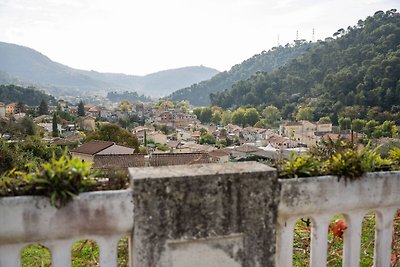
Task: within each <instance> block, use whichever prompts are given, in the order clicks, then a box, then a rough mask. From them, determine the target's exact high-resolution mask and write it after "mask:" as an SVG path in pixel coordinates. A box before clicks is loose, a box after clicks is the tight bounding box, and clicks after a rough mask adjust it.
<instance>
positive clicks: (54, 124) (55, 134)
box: [52, 112, 58, 137]
mask: <svg viewBox="0 0 400 267" xmlns="http://www.w3.org/2000/svg"><path fill="white" fill-rule="evenodd" d="M52 126H53V132H52V134H53V137H57V136H58V126H57V115H56V113H55V112H54V113H53V124H52Z"/></svg>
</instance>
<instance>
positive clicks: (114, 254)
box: [97, 235, 121, 267]
mask: <svg viewBox="0 0 400 267" xmlns="http://www.w3.org/2000/svg"><path fill="white" fill-rule="evenodd" d="M120 239H121V236H120V235H118V236H115V235H114V236H108V237H99V238H97V241H98V245H99V248H100V267H117V266H118V242H119V240H120Z"/></svg>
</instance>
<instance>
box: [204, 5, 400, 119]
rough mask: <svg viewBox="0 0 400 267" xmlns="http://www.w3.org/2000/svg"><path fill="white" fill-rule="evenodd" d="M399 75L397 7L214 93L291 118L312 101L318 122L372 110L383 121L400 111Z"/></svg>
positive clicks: (216, 100) (225, 103)
mask: <svg viewBox="0 0 400 267" xmlns="http://www.w3.org/2000/svg"><path fill="white" fill-rule="evenodd" d="M399 78H400V14H399V13H397V12H396V10H394V9H392V10H389V11H387V12H383V11H378V12H376V13H375V14H374V15H373V16H369V17H368V18H367V19H366V20H365V21H362V20H359V21H358V23H357V25H356V26H354V27H351V26H349V27H348V28H347V29H346V30H344V29H339V30H338V31H337V32H336V33H334V38H327V39H325V41H320V42H318V44H317V45H315V46H314V47H313V48H312V49H310V51H308V52H307V53H305V54H304V56H303V57H301V58H298V59H294V60H292V61H291V62H290V63H289V64H287V65H285V66H283V67H282V68H280V69H279V70H276V71H274V72H272V73H266V72H258V73H257V74H255V75H254V76H252V77H251V78H250V79H248V80H246V81H240V82H238V83H236V84H234V85H233V87H232V89H231V90H225V91H224V92H220V93H214V94H211V96H210V97H211V102H212V104H214V105H218V106H221V107H224V108H231V107H237V106H243V105H252V106H259V105H260V106H265V105H274V106H276V107H278V108H279V109H280V110H281V111H282V116H283V117H284V118H285V119H293V114H294V113H295V112H296V110H297V109H299V108H300V107H302V106H303V107H304V106H308V107H311V108H312V111H313V119H314V120H315V121H317V120H318V119H319V118H321V117H324V116H329V117H330V118H331V119H332V121H333V122H337V119H338V116H342V117H350V118H352V119H355V118H360V119H363V118H367V115H368V113H371V112H372V113H374V114H370V115H371V116H375V117H380V118H381V119H380V120H381V121H382V120H388V119H389V120H390V119H392V120H393V118H394V117H398V116H399V115H400V113H399V111H400V106H399V105H398V103H399V101H400V82H399ZM369 119H372V118H369ZM375 119H376V118H375Z"/></svg>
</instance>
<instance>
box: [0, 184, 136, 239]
mask: <svg viewBox="0 0 400 267" xmlns="http://www.w3.org/2000/svg"><path fill="white" fill-rule="evenodd" d="M132 210H133V201H132V191H131V190H119V191H100V192H90V193H82V194H80V195H79V197H76V198H75V199H74V201H72V202H69V203H68V204H67V205H66V206H65V207H62V208H61V209H56V208H54V207H52V206H51V205H50V203H49V200H48V198H45V197H38V196H35V197H32V196H22V197H3V198H0V228H1V229H0V245H3V244H13V243H35V242H42V241H51V240H60V239H73V238H76V240H79V239H81V238H82V236H88V235H91V236H96V235H114V234H127V233H129V232H131V229H132V227H133V214H132Z"/></svg>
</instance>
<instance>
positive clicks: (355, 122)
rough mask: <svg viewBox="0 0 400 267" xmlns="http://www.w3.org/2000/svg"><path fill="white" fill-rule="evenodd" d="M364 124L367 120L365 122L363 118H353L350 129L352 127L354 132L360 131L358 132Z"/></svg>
mask: <svg viewBox="0 0 400 267" xmlns="http://www.w3.org/2000/svg"><path fill="white" fill-rule="evenodd" d="M365 124H367V122H366V121H365V120H362V119H354V120H353V121H352V122H351V129H352V130H353V131H355V132H356V133H360V132H361V131H362V130H363V129H364V127H365Z"/></svg>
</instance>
